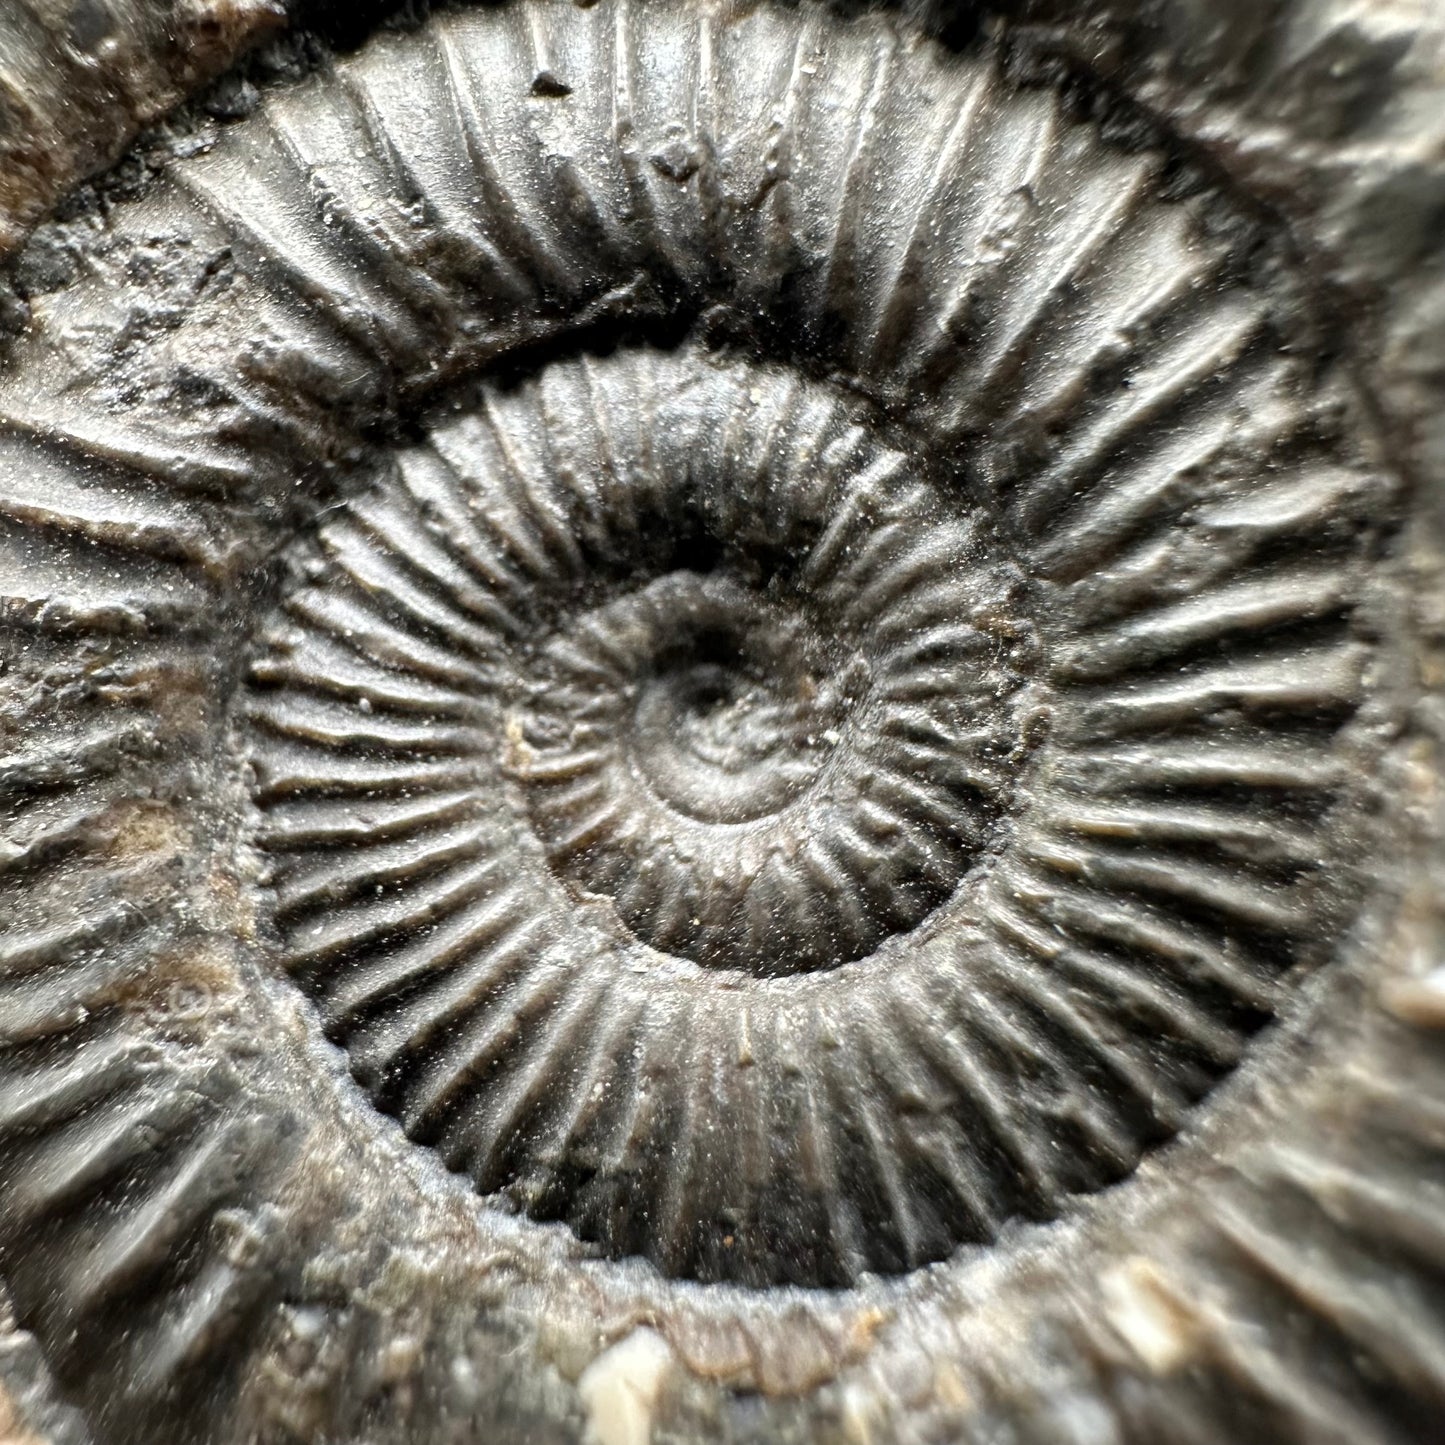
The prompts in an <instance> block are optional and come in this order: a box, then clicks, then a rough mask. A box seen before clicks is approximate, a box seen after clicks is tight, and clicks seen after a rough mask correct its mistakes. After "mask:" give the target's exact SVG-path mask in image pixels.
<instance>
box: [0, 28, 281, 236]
mask: <svg viewBox="0 0 1445 1445" xmlns="http://www.w3.org/2000/svg"><path fill="white" fill-rule="evenodd" d="M284 20H285V10H284V8H283V7H282V5H281V4H280V3H279V0H10V3H8V4H7V5H6V6H5V7H4V9H3V11H0V257H3V256H5V255H7V254H8V253H10V252H12V251H13V250H14V249H15V248H16V247H17V246H19V245H20V243H21V242H22V241H23V240H24V239H25V237H26V235H27V234H28V233H29V231H30V229H31V227H33V226H34V225H35V223H36V222H37V221H38V220H40V219H41V217H43V216H45V215H46V214H47V213H48V212H49V211H50V210H51V208H52V207H53V206H54V205H55V204H56V202H57V201H58V200H59V199H60V198H61V196H62V195H64V193H65V192H66V191H67V190H69V189H70V188H71V187H72V186H73V185H75V184H76V182H77V181H79V180H80V179H82V178H83V177H85V176H87V175H89V174H90V173H92V172H93V171H95V170H97V169H99V168H100V167H102V166H105V165H109V164H110V163H111V162H112V161H114V160H115V159H117V157H118V156H119V155H120V153H121V152H122V151H123V150H124V149H125V147H126V145H127V144H128V143H129V141H130V140H131V138H132V137H133V136H134V135H135V133H136V132H137V131H138V130H140V129H141V128H142V127H144V126H147V125H149V124H151V123H152V122H154V121H156V120H159V119H160V118H161V117H162V116H163V115H165V113H166V112H167V111H168V110H170V109H171V108H172V107H173V106H175V105H176V104H177V103H178V102H179V101H180V100H182V99H183V98H184V97H186V96H187V95H189V94H190V93H191V92H192V91H193V90H195V89H196V88H197V87H198V86H200V85H203V84H204V83H205V82H207V81H209V80H210V79H212V78H213V77H214V76H216V75H218V74H220V72H221V71H223V70H224V69H226V67H227V66H229V65H230V64H231V63H232V62H233V61H234V60H235V59H236V57H237V56H238V55H239V54H240V53H241V52H242V51H243V50H244V49H245V48H246V47H247V46H249V45H253V44H255V43H256V42H257V41H258V40H260V39H261V38H262V37H263V36H265V35H268V34H271V33H274V32H275V31H276V30H277V29H278V28H279V27H280V26H281V25H282V23H283V22H284Z"/></svg>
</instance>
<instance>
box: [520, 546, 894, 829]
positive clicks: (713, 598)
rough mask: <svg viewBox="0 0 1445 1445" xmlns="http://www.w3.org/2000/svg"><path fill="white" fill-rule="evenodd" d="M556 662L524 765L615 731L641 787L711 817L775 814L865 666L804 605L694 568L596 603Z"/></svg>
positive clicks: (807, 770) (574, 751) (835, 729)
mask: <svg viewBox="0 0 1445 1445" xmlns="http://www.w3.org/2000/svg"><path fill="white" fill-rule="evenodd" d="M547 661H548V664H549V668H548V670H549V672H550V674H551V676H550V679H549V685H548V686H547V687H546V689H545V690H544V691H543V692H542V694H541V696H540V697H539V698H538V700H537V703H536V705H535V706H534V707H533V708H532V709H531V710H530V711H529V712H528V713H527V714H525V720H524V721H521V720H519V722H520V726H521V727H522V735H523V739H524V742H523V746H524V749H525V756H524V758H523V759H522V760H520V762H519V765H518V767H517V772H518V774H519V775H520V776H522V777H524V778H525V777H528V776H530V772H531V768H530V766H529V764H530V762H531V761H532V760H542V761H543V763H544V766H543V769H542V771H543V773H544V774H545V773H546V772H548V771H551V772H553V773H555V772H556V771H557V770H558V768H561V769H562V770H563V771H565V760H566V759H567V758H569V757H572V758H576V757H577V755H578V753H579V751H585V750H586V749H587V748H589V747H594V746H596V744H597V743H598V742H599V741H600V740H602V739H603V738H605V737H606V736H608V735H609V734H612V733H618V734H620V735H621V736H622V739H623V746H624V749H625V751H626V754H627V756H628V759H629V761H630V763H631V766H632V769H633V771H634V772H635V774H636V776H637V779H638V781H639V782H640V783H641V784H642V785H643V786H645V787H647V788H649V789H650V790H651V791H652V792H653V793H655V794H656V795H657V797H658V798H659V799H660V800H661V801H662V802H664V803H666V804H668V805H669V806H670V807H672V808H674V809H676V811H677V812H679V813H682V814H685V815H687V816H688V817H690V818H693V819H696V820H698V821H703V822H712V823H747V822H750V821H753V820H754V819H758V818H762V817H766V816H767V815H769V814H773V813H776V812H778V811H779V810H780V809H781V808H783V807H786V806H787V804H788V803H789V802H790V801H791V800H792V799H794V798H795V797H797V796H798V794H799V793H800V792H801V791H802V790H803V789H804V788H806V787H807V786H808V785H809V784H811V783H813V782H814V780H815V779H816V778H817V777H818V775H819V773H820V770H822V769H823V768H824V767H825V765H826V763H827V761H828V759H829V757H830V756H831V755H832V753H833V750H834V748H835V747H836V746H837V744H838V743H839V741H840V738H841V733H840V731H839V730H840V728H841V727H843V726H844V724H845V723H846V721H847V718H848V714H849V711H850V704H851V702H852V700H853V697H852V694H853V693H854V692H856V690H857V685H858V679H859V674H860V673H861V672H862V671H863V670H864V668H865V664H864V663H863V661H862V659H861V658H858V657H856V656H854V657H853V658H851V659H849V658H846V657H845V656H844V655H843V650H842V649H839V648H836V647H835V648H833V649H831V651H830V650H829V649H826V648H825V647H823V646H822V645H821V640H820V638H819V636H818V633H817V630H816V628H815V627H813V626H812V625H811V623H810V622H809V621H808V620H807V619H805V618H803V617H800V616H799V615H798V613H797V611H796V609H790V608H789V607H787V606H786V605H779V604H778V603H776V602H772V601H769V600H767V599H764V598H763V597H762V596H761V595H760V594H758V593H756V592H754V591H752V590H750V589H748V588H746V587H743V586H740V585H738V584H737V583H734V582H731V581H729V580H727V579H726V578H722V577H717V576H699V575H697V574H695V573H690V572H677V573H673V574H670V575H668V576H666V577H663V578H660V579H659V580H658V581H656V582H655V583H653V584H652V585H651V586H649V587H646V588H644V589H643V590H641V591H640V592H637V593H634V594H630V595H628V596H625V597H623V598H620V599H618V600H617V601H615V602H613V603H611V604H609V605H605V606H603V607H600V608H598V609H597V610H596V611H594V612H593V613H592V614H590V615H589V616H588V617H587V618H586V619H585V622H584V624H583V626H582V627H581V628H580V629H578V630H577V632H576V633H574V635H572V636H569V637H568V638H567V639H566V641H565V642H564V643H563V644H562V645H560V646H557V647H554V648H553V649H551V650H550V651H549V655H548V659H547ZM589 684H590V685H589ZM546 764H551V765H552V766H551V768H550V769H549V768H548V767H547V766H546Z"/></svg>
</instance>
